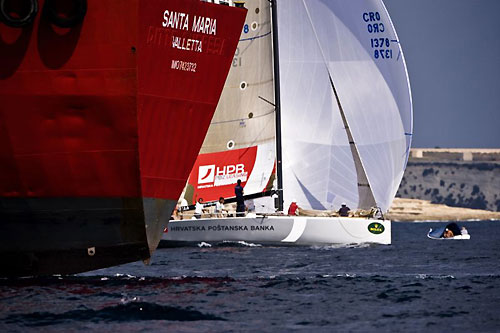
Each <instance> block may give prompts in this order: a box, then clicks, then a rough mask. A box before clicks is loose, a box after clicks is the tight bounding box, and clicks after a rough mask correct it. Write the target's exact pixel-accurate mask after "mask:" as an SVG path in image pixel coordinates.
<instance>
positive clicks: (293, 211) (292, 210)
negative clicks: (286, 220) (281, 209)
mask: <svg viewBox="0 0 500 333" xmlns="http://www.w3.org/2000/svg"><path fill="white" fill-rule="evenodd" d="M299 209H300V207H299V206H298V205H297V200H295V199H293V200H292V203H291V204H290V207H288V215H299Z"/></svg>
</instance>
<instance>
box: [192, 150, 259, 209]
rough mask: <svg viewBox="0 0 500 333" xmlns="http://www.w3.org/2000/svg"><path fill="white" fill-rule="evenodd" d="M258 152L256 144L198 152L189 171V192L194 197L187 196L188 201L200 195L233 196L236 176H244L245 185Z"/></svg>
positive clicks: (210, 198) (206, 197)
mask: <svg viewBox="0 0 500 333" xmlns="http://www.w3.org/2000/svg"><path fill="white" fill-rule="evenodd" d="M256 156H257V146H255V147H249V148H244V149H236V150H229V151H225V152H219V153H212V154H201V155H199V156H198V159H197V160H196V164H195V165H194V167H193V170H192V171H191V174H190V175H189V181H188V184H189V188H188V191H187V194H188V196H189V199H191V198H192V201H191V200H189V199H188V202H190V201H191V202H190V203H192V202H195V201H197V200H198V198H203V200H204V201H215V200H218V199H219V197H224V198H230V197H234V187H235V185H236V182H237V180H238V179H241V182H242V185H243V186H245V185H246V182H247V180H248V179H249V178H250V175H251V173H252V171H253V169H254V166H255V160H256ZM262 190H263V189H262ZM191 193H192V196H191Z"/></svg>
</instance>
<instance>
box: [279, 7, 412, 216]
mask: <svg viewBox="0 0 500 333" xmlns="http://www.w3.org/2000/svg"><path fill="white" fill-rule="evenodd" d="M278 26H279V36H280V39H279V47H280V67H281V71H280V75H281V101H282V103H281V109H282V127H281V128H282V131H283V142H282V145H283V182H284V185H283V193H284V199H285V204H286V203H289V202H290V201H291V199H292V197H295V198H296V199H297V201H298V202H299V205H300V206H302V207H304V208H314V209H336V208H338V207H339V206H340V204H341V202H346V203H347V204H348V205H349V206H350V207H351V208H354V207H358V208H369V207H367V205H368V204H369V203H370V201H371V200H366V199H365V200H363V199H362V198H360V197H362V196H363V195H366V193H367V192H366V188H369V189H370V192H371V194H372V195H373V198H374V204H375V205H376V206H379V207H380V208H381V209H382V210H383V211H386V210H387V209H388V208H389V206H390V204H391V202H392V199H393V198H394V195H395V193H396V191H397V189H398V186H399V183H400V181H401V178H402V176H403V172H404V169H405V167H406V161H407V157H408V152H409V147H410V142H411V132H412V103H411V94H410V90H409V82H408V76H407V72H406V66H405V62H404V58H403V54H402V51H401V47H400V44H399V39H398V37H397V35H396V32H395V31H394V28H393V25H392V22H391V20H390V18H389V15H388V13H387V11H386V9H385V7H384V4H383V3H382V1H381V0H357V1H341V0H329V1H321V0H294V1H287V2H286V5H282V6H279V7H278ZM341 111H342V112H341ZM343 117H344V119H342V118H343ZM346 127H347V128H346ZM297 128H300V130H297ZM347 129H348V130H349V131H347ZM349 132H350V135H352V138H351V139H350V138H349ZM350 142H351V144H350ZM353 147H354V150H355V151H356V152H357V153H358V155H359V158H357V156H356V155H357V154H356V153H354V152H353ZM359 170H362V173H360V172H359ZM360 188H365V190H363V189H360Z"/></svg>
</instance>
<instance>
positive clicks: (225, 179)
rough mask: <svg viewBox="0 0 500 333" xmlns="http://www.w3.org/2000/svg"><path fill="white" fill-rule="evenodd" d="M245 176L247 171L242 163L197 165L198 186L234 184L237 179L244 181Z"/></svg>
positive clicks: (245, 179)
mask: <svg viewBox="0 0 500 333" xmlns="http://www.w3.org/2000/svg"><path fill="white" fill-rule="evenodd" d="M247 177H248V173H247V172H246V171H245V165H244V164H242V163H240V164H229V165H224V166H216V165H215V164H211V165H200V166H199V167H198V185H201V186H198V188H206V187H212V186H224V185H231V184H236V181H237V180H238V179H241V181H242V182H245V181H247Z"/></svg>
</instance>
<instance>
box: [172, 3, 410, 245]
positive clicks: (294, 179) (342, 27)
mask: <svg viewBox="0 0 500 333" xmlns="http://www.w3.org/2000/svg"><path fill="white" fill-rule="evenodd" d="M245 7H246V8H248V15H247V19H246V21H245V25H244V28H243V31H242V33H241V37H240V41H239V43H238V47H237V50H236V53H235V56H234V59H233V64H232V68H231V70H230V73H229V76H228V79H227V81H226V85H225V87H224V90H223V94H222V97H221V100H220V102H219V105H218V107H217V110H216V112H215V115H214V118H213V119H212V123H211V125H210V128H209V131H208V133H207V136H206V138H205V141H204V143H203V146H202V149H201V151H200V155H199V156H198V159H197V161H196V163H195V166H194V168H193V170H192V172H191V175H190V177H189V180H188V185H187V187H186V189H185V194H184V198H185V199H186V200H187V201H188V202H190V203H193V202H194V201H196V200H198V199H199V198H203V200H204V201H205V202H209V201H217V200H218V198H219V197H224V198H229V200H228V201H231V200H233V198H232V197H234V186H235V183H236V181H237V180H238V179H241V181H242V185H243V186H244V193H245V196H246V197H247V198H255V199H254V201H255V207H256V214H249V215H247V217H244V218H242V217H232V218H215V219H214V218H202V219H197V220H180V221H179V220H171V221H170V222H169V225H168V228H167V229H166V230H165V231H166V232H165V233H164V235H163V238H162V242H163V244H164V245H169V244H178V243H179V242H180V243H183V242H201V241H205V242H217V241H250V242H259V243H263V244H265V243H270V244H336V243H341V244H346V243H347V244H349V243H363V242H373V243H381V244H390V243H391V222H390V221H388V220H384V219H383V213H384V212H386V211H387V210H388V209H389V207H390V205H391V202H392V200H393V199H394V196H395V194H396V191H397V189H398V187H399V184H400V182H401V179H402V177H403V173H404V170H405V168H406V163H407V160H408V153H409V149H410V144H411V136H412V101H411V92H410V85H409V80H408V74H407V70H406V65H405V61H404V56H403V53H402V49H401V45H400V42H399V39H398V36H397V34H396V32H395V30H394V27H393V24H392V21H391V19H390V17H389V14H388V12H387V10H386V8H385V6H384V4H383V2H382V1H381V0H357V1H349V2H347V1H341V0H332V1H321V0H293V1H286V3H284V2H280V1H278V0H276V1H271V2H269V1H265V0H262V1H259V0H255V1H246V2H245ZM278 36H279V37H278ZM272 196H277V198H276V200H273V198H272ZM274 201H276V202H277V210H278V212H282V211H283V208H284V207H288V205H289V204H290V203H291V202H292V201H296V202H297V204H298V205H299V206H300V209H299V211H302V212H307V213H311V212H314V211H316V212H317V211H320V213H319V214H316V215H317V216H283V215H282V214H281V215H282V216H277V214H276V213H272V212H273V211H274V209H273V208H274V207H272V205H273V203H274ZM342 203H346V204H347V205H348V206H349V207H351V208H353V210H354V209H355V210H365V211H368V210H372V211H379V212H380V213H382V214H381V215H382V218H375V217H374V216H373V214H371V215H370V214H367V215H369V216H367V217H360V216H358V217H340V216H332V215H334V214H332V213H331V212H333V211H336V210H337V209H338V208H340V206H341V204H342ZM328 212H330V213H328ZM307 215H314V214H307Z"/></svg>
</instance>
